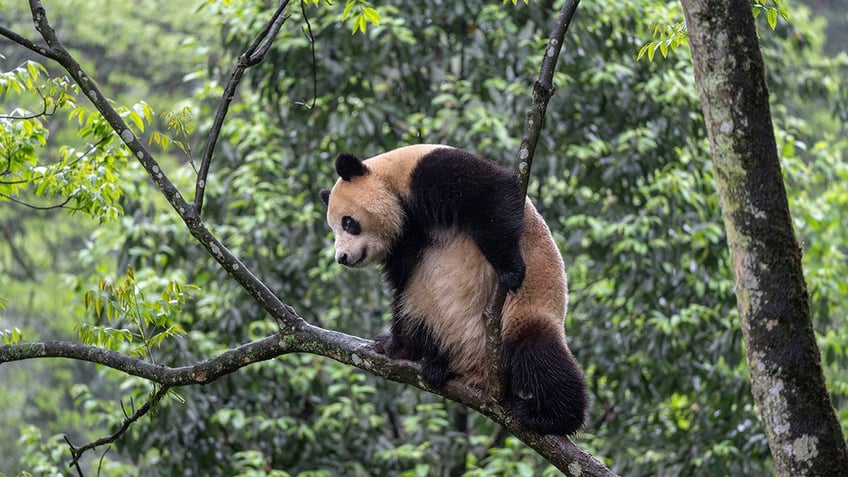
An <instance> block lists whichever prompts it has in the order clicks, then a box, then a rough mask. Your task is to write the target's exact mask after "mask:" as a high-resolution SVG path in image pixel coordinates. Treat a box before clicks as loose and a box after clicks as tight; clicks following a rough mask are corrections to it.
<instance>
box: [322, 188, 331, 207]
mask: <svg viewBox="0 0 848 477" xmlns="http://www.w3.org/2000/svg"><path fill="white" fill-rule="evenodd" d="M319 194H320V195H321V202H323V203H324V205H330V189H321V192H319Z"/></svg>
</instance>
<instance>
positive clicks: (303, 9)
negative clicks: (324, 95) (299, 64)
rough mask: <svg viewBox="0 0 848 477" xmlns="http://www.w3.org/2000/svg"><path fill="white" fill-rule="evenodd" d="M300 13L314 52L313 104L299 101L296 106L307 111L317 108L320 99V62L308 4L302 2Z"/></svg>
mask: <svg viewBox="0 0 848 477" xmlns="http://www.w3.org/2000/svg"><path fill="white" fill-rule="evenodd" d="M300 13H301V14H302V15H303V21H304V22H305V23H306V28H305V29H304V30H305V31H304V34H305V35H306V40H307V41H308V42H309V48H310V50H311V51H312V102H311V103H310V104H306V102H305V101H297V102H296V103H295V104H299V105H301V106H303V107H304V108H306V109H312V108H314V107H315V100H316V99H317V98H318V62H317V61H316V59H315V35H314V34H313V33H312V24H311V23H309V17H308V16H307V15H306V2H300Z"/></svg>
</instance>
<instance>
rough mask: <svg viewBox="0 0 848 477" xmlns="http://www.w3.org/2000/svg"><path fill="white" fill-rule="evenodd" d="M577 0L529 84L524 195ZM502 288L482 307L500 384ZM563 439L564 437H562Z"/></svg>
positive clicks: (521, 166)
mask: <svg viewBox="0 0 848 477" xmlns="http://www.w3.org/2000/svg"><path fill="white" fill-rule="evenodd" d="M579 3H580V0H566V2H565V4H564V5H563V6H562V10H560V13H559V16H558V17H557V20H556V22H554V26H553V28H552V29H551V35H550V38H549V39H548V46H547V48H546V49H545V56H544V58H543V59H542V65H541V67H540V69H539V78H538V80H536V83H535V85H534V88H533V101H532V103H531V105H530V109H529V110H528V111H527V123H526V126H525V129H524V136H523V137H522V138H521V146H520V147H519V148H518V161H517V164H518V177H519V182H520V183H521V193H522V195H523V196H526V195H527V185H528V183H529V182H530V167H531V165H532V164H533V156H534V155H535V153H536V144H537V143H538V142H539V135H540V134H541V132H542V121H543V120H544V118H545V111H546V110H547V108H548V102H549V101H550V99H551V97H552V96H553V95H554V85H553V78H554V71H556V63H557V59H559V54H560V50H561V49H562V44H563V41H564V39H565V33H566V32H567V31H568V27H569V25H570V24H571V20H572V18H573V17H574V12H575V11H576V10H577V5H578V4H579ZM506 293H507V291H506V288H504V287H503V286H501V285H500V283H498V284H497V286H496V288H495V293H494V295H493V297H492V299H491V300H490V302H489V305H488V306H487V307H486V315H487V316H486V349H487V353H488V354H489V366H490V368H489V373H490V375H491V376H495V377H496V378H497V380H498V382H499V383H501V385H503V383H504V379H503V370H502V369H501V368H502V365H503V344H502V337H501V321H502V313H503V306H504V303H505V302H506ZM502 395H503V389H498V396H502ZM563 440H564V441H567V439H565V438H563Z"/></svg>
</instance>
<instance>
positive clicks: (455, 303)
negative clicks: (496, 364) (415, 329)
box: [400, 229, 495, 386]
mask: <svg viewBox="0 0 848 477" xmlns="http://www.w3.org/2000/svg"><path fill="white" fill-rule="evenodd" d="M432 238H433V240H432V242H431V243H432V244H431V245H430V246H428V247H427V248H425V249H424V251H423V254H422V257H421V258H420V260H419V262H418V265H417V266H416V267H415V270H414V271H413V272H412V274H411V275H410V277H409V281H408V282H407V286H406V287H405V290H404V291H403V293H402V295H401V297H400V306H401V308H402V310H403V314H404V316H408V317H410V319H412V320H419V321H420V323H419V324H421V325H424V326H426V327H427V328H428V329H429V331H430V332H431V333H432V334H433V336H434V337H435V338H436V340H437V341H438V342H439V345H440V346H441V347H442V349H443V350H444V351H446V352H447V353H448V355H449V356H450V369H451V370H452V371H453V372H455V373H457V374H460V375H462V376H463V378H464V379H465V380H467V381H469V382H471V383H473V384H476V385H479V386H483V385H484V384H485V381H486V370H487V368H488V367H487V366H486V324H485V321H484V320H485V318H484V316H483V312H484V310H485V308H486V305H487V302H488V299H489V297H490V296H491V294H492V291H493V288H494V285H495V271H494V269H493V268H492V266H491V265H490V264H489V262H488V261H486V259H485V258H484V257H483V255H482V253H481V252H480V249H479V248H478V247H477V245H476V244H475V243H474V241H473V240H472V239H471V238H470V237H468V236H467V235H465V234H462V233H459V232H456V231H454V230H451V229H442V230H438V231H435V232H434V233H433V237H432Z"/></svg>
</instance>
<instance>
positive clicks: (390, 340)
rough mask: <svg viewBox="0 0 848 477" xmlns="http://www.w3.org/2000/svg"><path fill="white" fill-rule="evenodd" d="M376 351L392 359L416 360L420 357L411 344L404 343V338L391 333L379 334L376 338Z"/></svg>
mask: <svg viewBox="0 0 848 477" xmlns="http://www.w3.org/2000/svg"><path fill="white" fill-rule="evenodd" d="M374 351H375V352H377V353H379V354H384V355H386V356H387V357H389V358H392V359H410V360H413V361H414V360H416V359H418V358H419V356H417V355H416V354H415V353H413V352H412V349H411V348H410V347H409V346H406V345H404V343H403V340H401V339H398V337H397V336H395V335H393V334H391V333H385V334H381V335H377V336H376V337H375V338H374Z"/></svg>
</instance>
